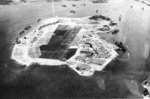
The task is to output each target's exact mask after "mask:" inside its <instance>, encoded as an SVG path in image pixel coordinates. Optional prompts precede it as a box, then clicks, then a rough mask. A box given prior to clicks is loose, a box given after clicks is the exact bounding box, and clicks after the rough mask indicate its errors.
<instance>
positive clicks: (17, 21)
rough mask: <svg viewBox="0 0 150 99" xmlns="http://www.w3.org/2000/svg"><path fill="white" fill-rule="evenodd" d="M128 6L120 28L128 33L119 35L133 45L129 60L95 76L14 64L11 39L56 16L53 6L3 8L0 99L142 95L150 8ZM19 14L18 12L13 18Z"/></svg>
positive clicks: (0, 18)
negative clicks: (29, 25)
mask: <svg viewBox="0 0 150 99" xmlns="http://www.w3.org/2000/svg"><path fill="white" fill-rule="evenodd" d="M103 6H105V5H103ZM128 6H129V7H127V8H126V9H127V10H126V12H125V13H124V14H123V15H124V19H123V20H124V21H122V22H121V23H119V24H120V26H121V27H120V28H121V32H122V34H120V35H124V36H120V40H121V41H123V42H124V43H125V45H126V46H127V47H128V51H129V53H130V56H131V57H130V60H128V61H120V60H119V59H116V60H114V61H113V62H111V63H110V64H109V65H108V66H107V68H106V69H105V70H104V72H96V73H95V75H94V76H92V77H82V76H79V75H78V74H77V73H75V72H74V71H73V70H71V69H70V68H68V67H67V66H60V67H49V66H38V65H37V64H35V65H33V66H31V67H29V68H26V69H25V66H20V65H19V64H17V63H15V62H14V61H12V60H10V56H11V50H12V47H13V45H12V41H14V40H15V38H17V37H18V36H19V35H18V34H19V31H21V30H22V29H23V28H24V27H25V26H26V25H28V24H31V25H33V24H36V20H37V19H38V18H41V17H43V18H44V17H51V16H52V15H51V13H50V11H49V9H48V8H50V7H49V5H48V4H43V5H42V4H41V5H38V6H37V5H36V4H33V5H30V6H28V7H27V6H26V5H24V6H23V7H22V6H20V7H19V9H18V8H17V7H13V8H14V9H13V11H12V10H11V7H1V8H3V10H2V11H0V98H1V99H2V98H10V97H14V98H16V97H17V98H22V97H25V98H40V99H41V98H48V97H73V98H77V97H78V98H79V97H82V98H84V97H86V98H101V97H105V98H107V97H109V98H112V97H113V98H117V97H118V98H120V97H123V98H129V97H130V98H132V97H136V98H137V97H141V92H142V88H141V85H140V84H141V82H142V81H143V80H145V79H146V78H147V77H148V76H149V70H150V68H149V40H150V38H149V37H150V35H149V32H150V29H149V25H150V23H149V22H150V21H149V18H148V17H149V14H147V12H148V11H149V9H148V8H145V12H144V11H143V12H142V11H141V10H140V8H138V7H137V8H136V7H135V9H130V5H128ZM43 7H44V8H43ZM24 9H25V10H24ZM137 9H139V10H137ZM63 10H65V11H69V10H67V9H63ZM106 10H107V8H106ZM90 11H91V10H89V12H90ZM16 12H17V14H14V13H16ZM59 12H61V10H59V9H58V12H57V14H58V15H62V13H59ZM79 12H80V11H79ZM89 12H87V13H89ZM102 12H104V11H102ZM29 13H30V14H29ZM64 14H65V12H64ZM85 15H86V14H83V16H85ZM62 16H64V15H62ZM75 16H77V15H75ZM79 16H81V15H79ZM134 16H136V18H135V17H134ZM70 17H73V16H72V15H70ZM22 19H23V20H22ZM114 38H115V37H114ZM123 58H124V57H123Z"/></svg>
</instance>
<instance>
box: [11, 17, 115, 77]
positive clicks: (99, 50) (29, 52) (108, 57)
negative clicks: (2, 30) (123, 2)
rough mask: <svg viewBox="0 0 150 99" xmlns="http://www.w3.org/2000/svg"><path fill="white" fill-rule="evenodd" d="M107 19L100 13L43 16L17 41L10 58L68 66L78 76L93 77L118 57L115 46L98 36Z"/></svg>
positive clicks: (28, 64)
mask: <svg viewBox="0 0 150 99" xmlns="http://www.w3.org/2000/svg"><path fill="white" fill-rule="evenodd" d="M110 22H111V19H110V18H107V17H104V16H102V15H99V16H98V15H97V16H89V17H84V18H50V19H44V20H42V21H41V22H40V24H39V25H38V26H37V27H35V28H34V29H33V30H32V31H31V32H29V33H28V34H26V35H24V36H22V37H20V38H18V39H17V40H16V42H15V45H14V48H13V51H12V56H11V58H12V59H13V60H15V61H16V62H18V63H19V64H22V65H26V66H30V65H32V64H34V63H37V64H39V65H47V66H61V65H68V66H69V67H70V68H72V69H73V70H74V71H76V72H77V73H78V74H79V75H81V76H92V75H93V74H94V72H95V71H102V70H103V69H104V68H105V67H106V66H107V65H108V64H109V63H110V62H111V61H112V60H113V59H115V58H116V57H117V56H118V54H117V52H116V51H115V49H117V46H115V45H113V44H111V43H108V42H107V41H105V40H103V39H101V37H100V34H101V33H104V31H101V29H100V28H101V27H105V28H106V27H107V26H109V24H110ZM107 29H108V28H107Z"/></svg>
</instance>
